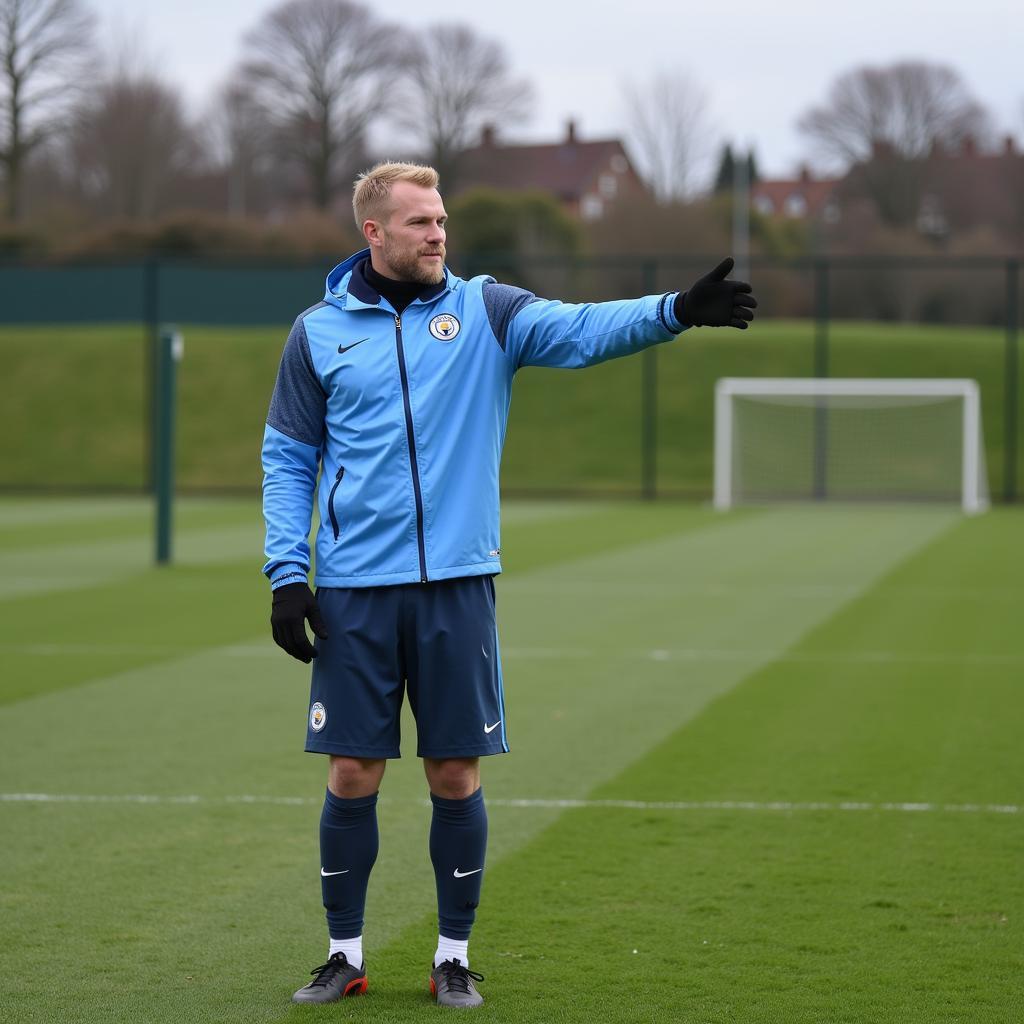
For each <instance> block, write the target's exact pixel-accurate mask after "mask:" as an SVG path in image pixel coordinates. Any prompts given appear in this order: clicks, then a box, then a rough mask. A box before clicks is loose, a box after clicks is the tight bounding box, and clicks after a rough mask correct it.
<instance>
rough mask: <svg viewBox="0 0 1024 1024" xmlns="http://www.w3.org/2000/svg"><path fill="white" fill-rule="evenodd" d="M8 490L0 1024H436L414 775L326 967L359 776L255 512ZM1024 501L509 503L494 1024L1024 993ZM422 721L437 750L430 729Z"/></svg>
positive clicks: (951, 1006) (936, 1003) (390, 776)
mask: <svg viewBox="0 0 1024 1024" xmlns="http://www.w3.org/2000/svg"><path fill="white" fill-rule="evenodd" d="M178 525H179V532H178V544H177V553H178V560H177V563H176V565H175V566H174V567H173V568H171V569H164V570H157V569H154V568H151V567H150V565H149V560H150V546H151V542H150V538H149V528H150V510H149V508H148V507H147V506H146V505H145V504H143V503H139V502H135V501H130V500H103V501H93V500H81V501H68V500H66V499H62V500H53V501H12V500H6V501H4V502H2V503H0V567H2V569H3V571H2V572H0V601H2V602H3V604H2V611H3V616H2V618H0V623H2V624H0V630H2V632H0V659H2V663H3V673H2V681H0V780H2V782H0V793H2V798H0V860H2V863H3V872H2V874H0V879H2V880H0V950H2V957H3V983H2V985H0V1019H2V1020H4V1021H7V1020H11V1021H19V1022H20V1021H40V1022H42V1021H46V1022H52V1021H69V1022H70V1021H75V1022H79V1021H80V1022H93V1021H96V1022H99V1021H109V1022H115V1021H117V1022H121V1021H133V1022H136V1021H139V1020H144V1021H153V1022H164V1021H166V1022H177V1021H188V1022H190V1024H192V1022H195V1021H225V1022H228V1021H230V1022H235V1021H238V1022H242V1021H246V1022H250V1021H299V1020H327V1019H331V1020H337V1019H346V1020H347V1019H353V1020H357V1019H360V1020H366V1021H381V1022H383V1021H388V1022H390V1021H418V1020H424V1021H427V1020H436V1019H437V1014H438V1013H439V1012H441V1011H438V1010H437V1009H436V1008H435V1007H433V1006H432V1005H431V1003H430V1001H429V997H428V995H427V991H426V974H427V965H428V960H429V957H430V955H431V953H432V951H433V945H434V938H435V922H434V911H433V879H432V873H431V869H430V865H429V859H428V857H427V852H426V835H427V827H428V819H429V810H428V808H427V806H426V804H425V802H424V798H425V789H424V784H423V781H422V774H421V771H420V768H419V765H418V764H417V762H416V760H415V758H412V757H408V758H406V759H404V760H402V761H400V762H396V763H393V764H391V765H390V766H389V768H388V773H387V775H386V777H385V783H384V787H383V790H382V802H381V805H380V819H381V833H382V847H381V858H380V860H379V861H378V865H377V868H376V870H375V872H374V876H373V879H372V882H371V890H370V901H369V906H368V915H367V928H366V953H367V959H368V964H369V969H370V978H371V989H370V994H369V995H368V996H367V997H365V998H363V999H359V1000H349V1001H347V1002H346V1003H344V1004H342V1005H334V1006H330V1007H323V1008H314V1007H294V1006H292V1005H291V1004H289V1002H288V999H289V996H290V994H291V992H292V991H293V990H294V989H295V988H296V987H297V986H298V985H299V984H301V982H302V980H303V974H304V972H305V971H306V970H308V969H309V968H310V967H312V966H313V965H314V964H317V963H320V962H322V960H321V957H322V956H323V954H324V952H325V929H324V926H323V921H322V909H321V908H320V906H319V883H318V881H317V867H318V858H317V849H316V831H317V819H318V815H319V805H320V802H321V799H322V791H323V783H324V764H323V762H322V760H321V759H320V758H318V757H314V756H311V755H306V754H303V753H302V752H301V746H302V739H303V735H304V727H305V714H306V703H307V686H308V670H307V669H306V668H305V667H304V666H301V665H299V664H298V663H295V662H290V661H288V660H287V659H286V657H285V656H284V655H283V654H282V653H281V652H279V651H277V649H276V648H274V646H273V644H272V642H271V641H270V639H269V629H268V628H267V626H266V620H267V617H268V611H269V601H268V597H267V593H266V586H265V582H264V581H263V580H262V578H261V577H260V576H259V573H258V569H259V562H260V557H259V550H260V543H261V540H260V523H259V516H258V509H257V507H256V505H255V504H253V503H249V502H222V501H216V502H214V501H207V502H184V503H182V504H181V505H180V507H179V516H178ZM1022 541H1024V516H1022V515H1021V513H1020V512H1019V511H1014V510H1006V509H999V510H996V511H994V512H992V513H990V514H988V515H986V516H983V517H980V518H977V519H971V520H966V519H962V518H960V517H959V516H958V515H956V514H955V513H952V512H948V511H942V510H936V509H909V508H889V509H886V508H860V509H845V508H822V509H806V508H780V509H765V510H756V511H744V512H741V513H737V514H730V515H728V516H719V515H716V514H714V513H712V512H711V511H709V510H707V509H703V508H698V507H693V506H683V505H673V504H659V505H655V506H643V505H633V504H614V503H609V504H596V503H595V504H585V505H572V504H550V505H544V504H535V505H528V504H512V505H510V506H508V507H507V508H506V511H505V529H504V537H503V548H504V550H505V552H506V553H507V556H506V570H507V571H506V573H505V575H504V576H503V577H502V578H501V579H500V580H499V581H498V603H499V616H500V628H501V637H502V648H503V654H504V660H505V676H506V690H507V700H508V711H509V722H508V726H509V738H510V742H511V745H512V749H513V752H512V754H510V755H507V756H504V757H499V758H492V759H489V760H488V761H487V762H486V763H485V765H484V773H485V774H484V780H485V781H484V788H485V793H486V795H487V797H488V801H489V804H490V819H491V845H490V850H489V860H488V870H487V877H486V881H485V884H484V893H483V904H482V907H481V912H480V915H479V920H478V925H477V928H476V930H475V932H474V938H473V942H472V945H471V957H472V961H473V966H474V968H475V969H477V970H480V971H482V972H483V973H484V974H485V975H487V980H486V982H484V983H483V985H482V986H481V988H482V991H483V993H484V995H485V998H486V999H487V1003H486V1004H485V1006H484V1007H483V1008H482V1009H481V1010H480V1011H477V1012H476V1013H475V1017H476V1018H478V1019H480V1020H494V1021H509V1022H512V1021H515V1022H523V1021H525V1022H537V1024H541V1022H553V1021H573V1022H575V1021H587V1022H590V1021H594V1020H600V1021H682V1022H693V1024H698V1022H716V1024H717V1022H722V1024H725V1022H733V1021H756V1022H775V1021H779V1022H782V1021H785V1022H787V1024H789V1022H807V1024H812V1022H813V1024H823V1022H837V1024H838V1022H851V1024H853V1022H872V1024H874V1022H890V1021H891V1022H893V1024H896V1022H900V1024H902V1022H922V1024H924V1022H927V1024H936V1022H954V1021H956V1022H961V1021H962V1022H974V1021H978V1022H986V1024H988V1022H1002V1021H1006V1022H1010V1021H1017V1020H1019V1019H1020V1018H1021V1016H1022V1014H1024V1000H1022V996H1021V992H1022V986H1021V983H1020V978H1021V976H1022V969H1024V939H1022V932H1021V921H1022V914H1024V881H1022V877H1021V870H1020V863H1021V862H1020V856H1021V850H1022V848H1024V806H1022V805H1024V793H1022V791H1021V790H1022V780H1024V753H1022V747H1021V743H1020V736H1021V732H1022V726H1024V696H1022V693H1021V685H1020V683H1021V679H1022V678H1024V636H1022V634H1021V630H1020V628H1019V617H1020V608H1021V606H1022V598H1024V543H1022ZM407 724H408V728H409V732H408V733H407V741H408V742H409V743H411V740H412V735H411V732H412V728H413V726H412V723H411V722H408V723H407Z"/></svg>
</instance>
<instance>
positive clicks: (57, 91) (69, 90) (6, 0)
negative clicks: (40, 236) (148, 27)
mask: <svg viewBox="0 0 1024 1024" xmlns="http://www.w3.org/2000/svg"><path fill="white" fill-rule="evenodd" d="M92 26H93V19H92V15H91V14H89V12H88V11H86V10H85V9H84V8H83V7H82V6H81V4H80V3H79V0H0V166H2V167H3V170H4V184H5V190H6V193H7V195H6V212H7V216H8V217H9V218H10V219H11V220H17V219H18V218H19V217H20V216H21V212H22V209H21V192H22V179H23V175H24V170H25V164H26V161H27V160H28V158H29V157H30V156H31V154H32V152H33V151H34V150H35V149H36V148H37V147H38V146H39V145H40V144H41V143H42V142H43V141H44V140H45V139H46V138H47V136H48V135H49V134H51V133H52V132H53V131H54V130H55V128H56V127H57V126H58V125H59V124H60V123H61V122H62V118H61V116H60V115H61V112H62V110H64V109H66V106H65V101H66V100H67V98H68V97H69V96H71V95H72V94H73V92H74V87H75V85H76V84H77V82H76V79H77V77H78V74H79V72H80V71H81V69H82V66H83V63H84V61H85V59H86V58H87V57H88V55H89V52H90V49H91V41H92Z"/></svg>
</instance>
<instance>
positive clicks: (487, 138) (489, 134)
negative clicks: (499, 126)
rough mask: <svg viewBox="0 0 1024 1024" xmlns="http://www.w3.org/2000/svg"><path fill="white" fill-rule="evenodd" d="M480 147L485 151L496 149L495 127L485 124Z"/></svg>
mask: <svg viewBox="0 0 1024 1024" xmlns="http://www.w3.org/2000/svg"><path fill="white" fill-rule="evenodd" d="M480 145H481V147H482V148H483V149H492V148H493V147H494V125H493V124H490V123H488V124H485V125H484V127H483V131H482V132H481V133H480Z"/></svg>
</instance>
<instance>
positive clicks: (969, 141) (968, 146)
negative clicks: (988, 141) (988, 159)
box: [960, 135, 978, 156]
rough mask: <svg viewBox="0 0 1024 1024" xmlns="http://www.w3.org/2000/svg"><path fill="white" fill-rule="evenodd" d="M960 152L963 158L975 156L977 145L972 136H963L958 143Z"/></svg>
mask: <svg viewBox="0 0 1024 1024" xmlns="http://www.w3.org/2000/svg"><path fill="white" fill-rule="evenodd" d="M960 152H961V154H962V155H963V156H977V155H978V144H977V143H976V142H975V141H974V136H973V135H965V136H964V138H963V141H962V142H961V143H960Z"/></svg>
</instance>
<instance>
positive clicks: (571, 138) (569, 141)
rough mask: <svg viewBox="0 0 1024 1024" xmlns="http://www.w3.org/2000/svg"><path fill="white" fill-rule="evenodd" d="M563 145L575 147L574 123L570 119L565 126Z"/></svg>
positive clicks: (572, 119) (573, 120)
mask: <svg viewBox="0 0 1024 1024" xmlns="http://www.w3.org/2000/svg"><path fill="white" fill-rule="evenodd" d="M565 144H566V145H567V146H574V145H576V121H575V119H574V118H571V117H570V118H569V120H568V121H567V122H566V125H565Z"/></svg>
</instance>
